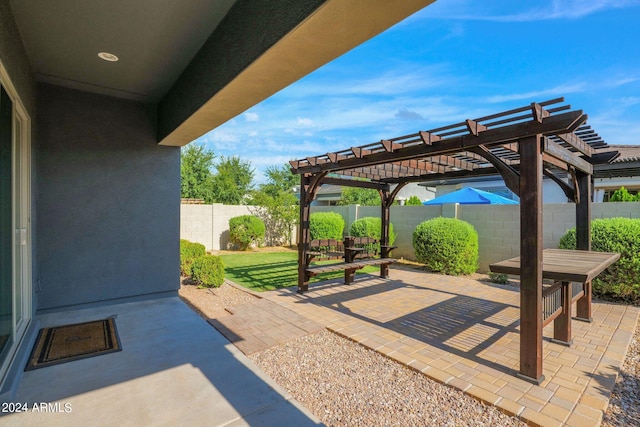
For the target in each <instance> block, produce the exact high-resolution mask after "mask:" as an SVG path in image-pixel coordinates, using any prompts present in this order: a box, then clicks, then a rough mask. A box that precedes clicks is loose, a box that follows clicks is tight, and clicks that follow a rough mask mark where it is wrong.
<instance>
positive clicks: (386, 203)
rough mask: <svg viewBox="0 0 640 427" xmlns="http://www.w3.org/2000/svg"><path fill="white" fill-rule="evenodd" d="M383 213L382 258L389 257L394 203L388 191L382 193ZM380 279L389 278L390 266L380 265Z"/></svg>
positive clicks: (381, 215)
mask: <svg viewBox="0 0 640 427" xmlns="http://www.w3.org/2000/svg"><path fill="white" fill-rule="evenodd" d="M380 198H381V199H382V203H381V210H382V211H381V212H380V228H381V229H380V257H381V258H388V257H389V222H390V212H389V211H390V205H391V203H393V198H392V197H391V196H390V193H389V191H388V190H381V191H380ZM380 277H384V278H386V277H389V265H388V264H381V265H380Z"/></svg>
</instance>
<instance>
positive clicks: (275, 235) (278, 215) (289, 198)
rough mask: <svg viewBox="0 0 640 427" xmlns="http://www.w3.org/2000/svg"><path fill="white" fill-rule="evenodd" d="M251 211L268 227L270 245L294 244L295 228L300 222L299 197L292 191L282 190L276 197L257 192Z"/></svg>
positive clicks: (268, 243)
mask: <svg viewBox="0 0 640 427" xmlns="http://www.w3.org/2000/svg"><path fill="white" fill-rule="evenodd" d="M253 204H254V205H256V207H255V208H254V210H253V211H252V212H251V213H252V214H254V215H256V216H257V217H259V218H260V219H262V221H264V224H265V226H266V228H267V231H266V234H265V240H266V242H267V245H268V246H276V245H281V244H283V243H288V244H289V245H291V244H292V240H293V229H294V227H295V225H296V224H297V222H298V199H297V198H296V196H294V195H293V194H292V193H286V192H284V191H281V192H280V193H278V194H277V195H276V196H275V197H274V196H271V195H269V194H267V193H263V192H259V191H258V192H255V194H254V195H253Z"/></svg>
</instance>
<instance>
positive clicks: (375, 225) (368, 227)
mask: <svg viewBox="0 0 640 427" xmlns="http://www.w3.org/2000/svg"><path fill="white" fill-rule="evenodd" d="M381 224H382V220H381V219H380V218H377V217H374V216H366V217H364V218H360V219H359V220H357V221H354V222H353V223H352V224H351V229H350V230H349V234H350V235H351V236H353V237H373V238H374V239H378V240H379V239H380V232H381V231H382V230H381ZM395 240H396V233H394V232H393V224H391V223H389V244H390V245H393V242H395Z"/></svg>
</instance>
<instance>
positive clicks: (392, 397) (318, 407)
mask: <svg viewBox="0 0 640 427" xmlns="http://www.w3.org/2000/svg"><path fill="white" fill-rule="evenodd" d="M251 359H252V360H253V361H254V362H255V363H256V364H257V365H258V366H259V367H260V368H261V369H262V370H263V371H265V372H266V373H267V375H269V376H270V377H271V378H273V379H274V380H275V381H276V382H277V383H278V384H280V385H281V386H282V387H284V388H285V389H287V390H288V391H289V392H290V393H291V394H292V395H293V396H294V397H295V398H296V400H298V401H299V402H300V403H302V405H304V406H305V407H306V408H308V409H309V410H310V411H311V412H313V413H314V414H315V415H316V416H317V417H318V418H320V419H321V420H322V422H323V423H325V424H326V425H328V426H424V425H426V423H429V424H432V425H438V426H463V425H464V426H524V425H526V424H524V423H523V422H521V421H519V420H518V419H516V418H513V417H509V416H507V415H504V414H503V413H502V412H500V411H499V410H498V409H496V408H494V407H491V406H487V405H484V404H482V403H481V402H479V401H477V400H475V399H473V398H471V397H469V396H466V395H465V394H464V393H462V392H461V391H459V390H456V389H454V388H453V387H447V386H444V385H442V384H439V383H437V382H435V381H432V380H430V379H429V378H427V377H426V376H424V375H422V374H419V373H417V372H415V371H412V370H411V369H408V368H406V367H405V366H403V365H401V364H399V363H397V362H394V361H392V360H390V359H387V358H386V357H384V356H382V355H380V354H379V353H376V352H375V351H372V350H369V349H366V348H364V347H362V346H360V345H358V344H356V343H354V342H352V341H349V340H347V339H345V338H342V337H339V336H337V335H335V334H332V333H331V332H328V331H322V332H319V333H316V334H312V335H307V336H305V337H301V338H298V339H297V340H295V341H290V342H288V343H286V344H284V345H281V346H278V347H273V348H270V349H267V350H264V351H262V352H260V353H256V354H254V355H252V356H251Z"/></svg>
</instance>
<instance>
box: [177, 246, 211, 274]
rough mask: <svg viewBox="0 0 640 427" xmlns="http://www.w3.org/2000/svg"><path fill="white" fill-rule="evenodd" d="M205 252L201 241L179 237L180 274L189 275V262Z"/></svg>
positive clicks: (191, 262)
mask: <svg viewBox="0 0 640 427" xmlns="http://www.w3.org/2000/svg"><path fill="white" fill-rule="evenodd" d="M206 253H207V249H206V248H205V247H204V245H203V244H201V243H193V242H190V241H188V240H184V239H180V274H181V275H183V276H191V264H193V260H195V259H196V258H198V257H201V256H203V255H205V254H206Z"/></svg>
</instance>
